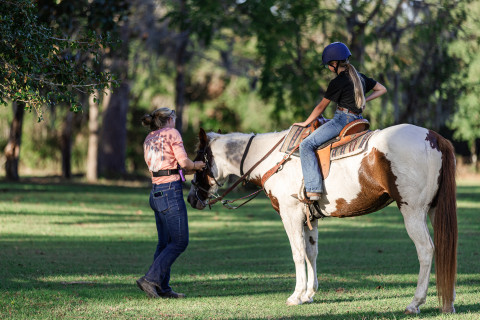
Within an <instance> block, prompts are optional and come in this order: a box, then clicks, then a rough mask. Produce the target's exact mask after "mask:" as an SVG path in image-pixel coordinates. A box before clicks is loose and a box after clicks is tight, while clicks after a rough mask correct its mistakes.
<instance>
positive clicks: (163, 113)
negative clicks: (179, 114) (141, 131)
mask: <svg viewBox="0 0 480 320" xmlns="http://www.w3.org/2000/svg"><path fill="white" fill-rule="evenodd" d="M175 117H176V115H175V111H174V110H172V109H170V108H167V107H163V108H158V109H157V110H155V111H152V112H151V113H149V114H146V115H144V116H143V117H142V125H143V126H145V127H150V130H152V131H155V130H158V129H161V128H163V127H165V126H166V124H167V122H168V119H170V118H175Z"/></svg>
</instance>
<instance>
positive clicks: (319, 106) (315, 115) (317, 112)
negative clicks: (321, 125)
mask: <svg viewBox="0 0 480 320" xmlns="http://www.w3.org/2000/svg"><path fill="white" fill-rule="evenodd" d="M329 103H330V100H328V99H326V98H323V99H322V101H320V103H319V104H317V106H316V107H315V109H313V111H312V113H311V114H310V116H309V117H308V118H307V120H305V121H304V122H297V123H294V124H293V125H294V126H295V125H297V126H300V127H306V126H308V125H309V124H310V123H311V122H312V121H314V120H315V119H317V118H318V117H319V116H320V115H321V114H322V112H323V111H324V110H325V108H326V107H327V106H328V104H329Z"/></svg>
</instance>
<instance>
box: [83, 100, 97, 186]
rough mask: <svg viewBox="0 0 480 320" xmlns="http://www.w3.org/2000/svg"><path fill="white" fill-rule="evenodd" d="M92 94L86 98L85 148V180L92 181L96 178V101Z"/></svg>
mask: <svg viewBox="0 0 480 320" xmlns="http://www.w3.org/2000/svg"><path fill="white" fill-rule="evenodd" d="M93 98H94V95H93V94H92V95H90V97H89V99H88V150H87V174H86V175H87V181H90V182H94V181H97V179H98V171H97V168H98V140H99V139H98V130H99V125H98V102H96V101H94V100H93Z"/></svg>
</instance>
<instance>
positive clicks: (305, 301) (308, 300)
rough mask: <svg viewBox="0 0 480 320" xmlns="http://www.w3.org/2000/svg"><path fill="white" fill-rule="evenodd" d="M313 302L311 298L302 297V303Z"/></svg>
mask: <svg viewBox="0 0 480 320" xmlns="http://www.w3.org/2000/svg"><path fill="white" fill-rule="evenodd" d="M312 302H313V297H312V298H310V297H308V296H303V297H302V303H312Z"/></svg>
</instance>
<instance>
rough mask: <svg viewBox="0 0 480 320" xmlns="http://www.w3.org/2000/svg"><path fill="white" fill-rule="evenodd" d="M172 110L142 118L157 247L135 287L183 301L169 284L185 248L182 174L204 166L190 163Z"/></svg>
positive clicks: (185, 226)
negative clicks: (174, 264)
mask: <svg viewBox="0 0 480 320" xmlns="http://www.w3.org/2000/svg"><path fill="white" fill-rule="evenodd" d="M175 118H176V117H175V111H173V110H171V109H169V108H160V109H157V110H155V111H153V112H152V113H150V114H147V115H145V116H143V118H142V124H143V125H144V126H148V127H150V130H151V132H150V133H149V134H148V135H147V137H146V138H145V142H144V143H143V150H144V157H145V162H146V163H147V166H148V169H149V170H150V173H151V175H152V184H153V186H152V191H151V192H150V207H151V208H152V209H153V211H154V212H155V221H156V225H157V232H158V244H157V250H156V251H155V255H154V259H153V260H154V261H153V264H152V265H151V266H150V269H149V270H148V272H147V273H146V274H145V276H144V277H141V278H140V279H138V280H137V285H138V287H139V288H140V289H141V290H143V291H144V292H145V293H146V294H147V295H148V296H149V297H151V298H159V297H162V298H184V297H185V295H184V294H183V293H176V292H175V291H173V290H172V288H171V287H170V285H169V281H170V268H171V266H172V264H173V262H174V261H175V260H176V259H177V258H178V256H179V255H180V254H181V253H182V252H183V251H185V249H186V248H187V245H188V221H187V208H186V206H185V201H184V200H183V193H182V180H183V179H182V178H183V176H182V173H181V171H179V169H178V166H180V167H182V168H184V169H186V170H189V171H191V170H194V171H195V170H202V169H203V168H204V167H205V163H204V162H202V161H195V162H193V161H191V160H190V159H188V157H187V153H186V152H185V149H184V147H183V140H182V137H181V135H180V133H179V132H178V131H177V130H176V129H175Z"/></svg>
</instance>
